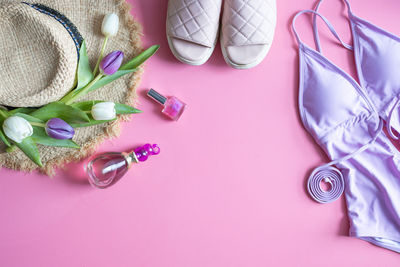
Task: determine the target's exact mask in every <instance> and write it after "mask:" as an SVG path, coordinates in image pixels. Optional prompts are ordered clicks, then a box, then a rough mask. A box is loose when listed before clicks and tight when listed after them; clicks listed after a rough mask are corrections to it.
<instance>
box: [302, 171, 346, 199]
mask: <svg viewBox="0 0 400 267" xmlns="http://www.w3.org/2000/svg"><path fill="white" fill-rule="evenodd" d="M322 181H324V182H326V183H328V184H329V185H330V188H329V190H324V189H322V187H321V183H322ZM307 189H308V193H309V194H310V196H311V197H312V198H313V199H314V200H315V201H317V202H319V203H329V202H332V201H335V200H336V199H338V198H339V197H340V196H341V195H342V194H343V191H344V180H343V175H342V173H341V172H340V170H338V169H337V168H335V167H333V166H321V167H318V168H316V169H314V171H313V172H312V173H311V175H310V178H308V182H307Z"/></svg>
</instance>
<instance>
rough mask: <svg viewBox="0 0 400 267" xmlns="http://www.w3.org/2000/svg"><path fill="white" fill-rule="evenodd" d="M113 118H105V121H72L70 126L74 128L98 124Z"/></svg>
mask: <svg viewBox="0 0 400 267" xmlns="http://www.w3.org/2000/svg"><path fill="white" fill-rule="evenodd" d="M115 120H116V119H112V120H105V121H96V120H93V119H91V120H90V122H85V123H73V124H71V126H72V127H74V128H80V127H88V126H93V125H98V124H102V123H106V122H110V121H115Z"/></svg>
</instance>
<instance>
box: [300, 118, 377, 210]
mask: <svg viewBox="0 0 400 267" xmlns="http://www.w3.org/2000/svg"><path fill="white" fill-rule="evenodd" d="M382 128H383V121H382V120H379V126H378V130H377V131H376V132H375V135H374V137H373V138H372V139H371V140H370V141H369V142H368V143H366V144H365V145H363V146H362V147H360V148H359V149H357V150H356V151H354V152H352V153H350V154H348V155H346V156H344V157H342V158H339V159H336V160H333V161H331V162H329V163H327V164H325V165H322V166H319V167H317V168H315V169H314V170H313V172H312V173H311V174H310V177H308V181H307V190H308V193H309V194H310V196H311V197H312V198H313V199H314V200H315V201H317V202H319V203H329V202H332V201H335V200H336V199H338V198H339V197H340V196H341V195H342V194H343V191H344V179H343V174H342V172H341V171H340V170H339V169H338V168H336V167H334V166H333V165H336V164H338V163H340V162H343V161H346V160H348V159H351V158H353V157H354V156H355V155H356V154H358V153H360V152H362V151H364V150H365V149H367V148H368V146H369V145H371V144H372V143H374V142H375V140H376V138H378V136H379V134H380V133H381V131H382ZM322 181H324V182H326V183H328V184H329V185H330V188H329V190H324V189H322V187H321V182H322Z"/></svg>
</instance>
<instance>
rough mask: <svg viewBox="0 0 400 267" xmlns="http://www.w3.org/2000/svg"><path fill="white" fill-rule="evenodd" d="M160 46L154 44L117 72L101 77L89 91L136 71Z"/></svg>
mask: <svg viewBox="0 0 400 267" xmlns="http://www.w3.org/2000/svg"><path fill="white" fill-rule="evenodd" d="M159 48H160V46H159V45H153V46H151V47H149V48H148V49H146V50H145V51H143V52H142V53H140V54H139V55H137V56H136V57H134V58H132V59H131V60H129V61H128V62H127V63H125V64H124V65H122V66H121V67H120V68H119V70H118V71H117V72H115V73H114V74H112V75H107V76H104V77H103V78H101V79H100V80H99V81H97V82H96V83H95V84H94V85H93V86H92V87H90V89H89V90H88V92H90V91H93V90H96V89H99V88H100V87H103V86H105V85H107V84H109V83H111V82H113V81H115V80H116V79H119V78H120V77H122V76H124V75H126V74H129V73H132V72H134V71H136V69H137V68H138V67H139V66H140V65H142V64H143V63H144V62H145V61H146V60H147V59H149V58H150V57H151V56H152V55H154V54H155V53H156V52H157V50H158V49H159Z"/></svg>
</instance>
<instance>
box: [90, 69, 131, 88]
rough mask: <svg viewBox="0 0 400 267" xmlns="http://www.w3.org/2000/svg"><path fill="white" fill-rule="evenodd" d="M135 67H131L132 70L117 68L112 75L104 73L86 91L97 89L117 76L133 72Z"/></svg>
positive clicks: (117, 77)
mask: <svg viewBox="0 0 400 267" xmlns="http://www.w3.org/2000/svg"><path fill="white" fill-rule="evenodd" d="M135 70H136V69H132V70H117V71H116V72H115V73H114V74H112V75H106V76H104V77H103V78H101V79H100V80H98V81H97V82H96V83H95V84H93V85H92V87H90V89H89V90H88V92H90V91H93V90H96V89H99V88H100V87H103V86H105V85H107V84H109V83H111V82H113V81H115V80H117V79H119V78H121V77H122V76H124V75H126V74H129V73H132V72H134V71H135Z"/></svg>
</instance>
